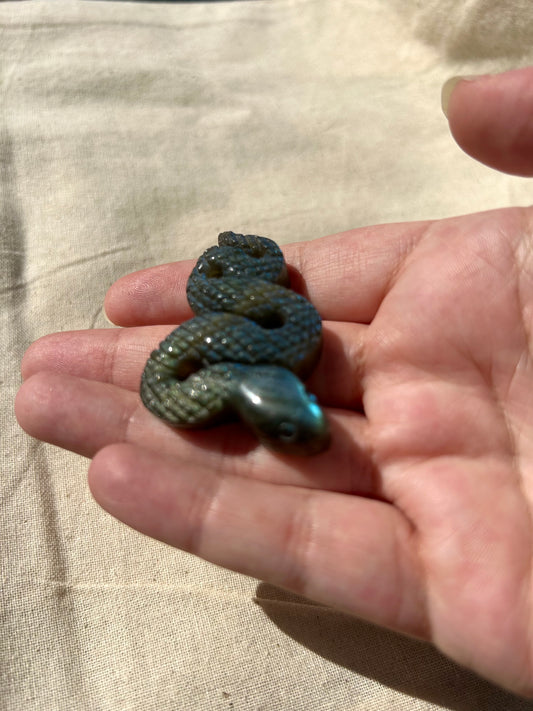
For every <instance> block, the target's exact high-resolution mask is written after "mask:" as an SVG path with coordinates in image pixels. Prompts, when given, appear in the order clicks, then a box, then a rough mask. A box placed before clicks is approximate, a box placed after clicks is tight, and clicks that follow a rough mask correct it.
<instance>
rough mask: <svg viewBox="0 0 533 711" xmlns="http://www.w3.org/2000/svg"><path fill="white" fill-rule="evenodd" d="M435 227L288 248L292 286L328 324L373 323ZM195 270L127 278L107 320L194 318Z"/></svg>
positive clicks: (392, 229)
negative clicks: (190, 289) (191, 289)
mask: <svg viewBox="0 0 533 711" xmlns="http://www.w3.org/2000/svg"><path fill="white" fill-rule="evenodd" d="M429 224H431V223H430V222H412V223H402V224H389V225H378V226H375V227H362V228H359V229H355V230H349V231H347V232H341V233H339V234H335V235H331V236H328V237H322V238H319V239H316V240H312V241H309V242H297V243H293V244H290V245H287V246H284V247H283V253H284V255H285V259H286V261H287V264H288V265H289V267H290V272H291V283H292V287H293V288H294V289H295V290H296V291H299V292H300V293H303V294H304V295H305V296H306V297H307V298H308V299H310V301H311V302H312V303H313V304H314V305H315V307H316V308H317V309H318V311H319V312H320V315H321V316H322V318H323V319H327V320H332V321H356V322H359V323H370V321H371V320H372V319H373V317H374V315H375V313H376V311H377V309H378V307H379V304H380V303H381V300H382V299H383V296H384V294H385V293H386V291H387V288H388V286H389V284H390V282H391V280H392V278H393V275H394V274H395V273H396V270H397V269H398V266H399V264H401V262H402V261H403V259H404V258H405V256H406V254H408V253H409V252H410V251H411V249H412V248H413V246H414V245H415V244H416V243H418V241H419V240H420V239H421V237H422V236H423V234H424V232H425V231H426V229H427V228H428V226H429ZM198 256H200V255H198ZM193 266H194V261H193V260H187V261H185V262H173V263H170V264H163V265H160V266H157V267H151V268H148V269H143V270H141V271H138V272H134V273H133V274H128V275H127V276H124V277H122V278H121V279H119V280H118V281H117V282H115V283H114V284H113V286H111V288H110V289H109V291H108V292H107V295H106V298H105V310H106V314H107V316H108V317H109V319H110V320H111V321H112V322H113V323H115V324H117V325H119V326H141V325H155V324H164V323H165V324H175V323H177V322H180V321H183V320H184V319H186V318H190V317H191V315H192V312H191V310H190V308H189V305H188V303H187V298H186V295H185V286H186V284H187V279H188V277H189V274H190V272H191V270H192V268H193Z"/></svg>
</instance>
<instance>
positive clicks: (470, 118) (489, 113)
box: [443, 67, 533, 176]
mask: <svg viewBox="0 0 533 711" xmlns="http://www.w3.org/2000/svg"><path fill="white" fill-rule="evenodd" d="M443 108H444V110H445V113H446V114H447V117H448V121H449V123H450V130H451V132H452V135H453V137H454V138H455V140H456V141H457V143H458V144H459V146H460V147H461V148H462V149H463V150H464V151H465V152H466V153H468V154H469V155H470V156H472V157H473V158H475V159H476V160H478V161H480V162H481V163H484V164H486V165H488V166H490V167H491V168H496V169H497V170H500V171H502V172H504V173H511V174H513V175H520V176H533V125H532V123H531V115H532V113H533V67H526V68H524V69H515V70H513V71H509V72H504V73H502V74H495V75H484V76H479V77H468V78H462V77H454V78H453V79H451V80H449V81H448V82H447V83H446V84H445V85H444V87H443Z"/></svg>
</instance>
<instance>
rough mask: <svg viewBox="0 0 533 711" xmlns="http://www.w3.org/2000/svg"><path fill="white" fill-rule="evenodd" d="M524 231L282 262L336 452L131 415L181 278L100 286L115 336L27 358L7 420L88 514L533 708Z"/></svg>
mask: <svg viewBox="0 0 533 711" xmlns="http://www.w3.org/2000/svg"><path fill="white" fill-rule="evenodd" d="M480 81H482V80H480ZM489 81H493V79H492V78H489ZM474 86H475V83H471V82H469V83H466V82H465V83H460V84H459V85H458V86H457V87H456V89H455V91H454V93H453V95H452V98H451V101H450V105H449V106H450V113H449V115H450V120H452V119H451V117H453V116H454V114H455V115H458V114H457V112H459V109H460V104H461V102H463V104H464V105H467V104H468V102H469V101H470V100H471V97H472V96H474V101H477V95H476V92H475V91H474V93H473V94H470V93H469V92H472V87H474ZM456 92H459V94H458V95H456ZM458 102H459V103H458ZM465 147H468V142H467V146H465ZM530 155H531V158H530V161H531V167H532V168H533V152H532V153H531V154H530ZM532 225H533V212H532V211H531V210H527V209H513V210H500V211H495V212H489V213H483V214H478V215H472V216H468V217H462V218H455V219H450V220H443V221H439V222H425V223H411V224H404V225H389V226H382V227H374V228H368V229H360V230H354V231H352V232H347V233H344V234H340V235H336V236H333V237H329V238H325V239H320V240H315V241H313V242H312V243H307V244H297V245H293V246H292V247H289V248H287V249H286V250H285V253H286V257H287V261H288V263H289V264H291V265H293V266H294V267H295V268H296V269H297V270H298V271H299V272H300V274H301V275H302V277H303V282H302V283H305V287H306V291H307V295H308V296H309V298H310V299H311V300H312V301H313V303H314V304H315V305H316V306H317V308H318V309H319V311H320V312H321V314H322V316H323V318H324V331H325V334H324V335H325V345H324V352H323V356H322V359H321V362H320V365H319V367H318V369H317V371H316V372H315V374H314V375H313V377H312V379H311V382H310V384H309V386H310V389H312V390H314V392H315V393H316V394H317V395H318V397H319V399H320V401H321V402H322V403H323V404H324V405H325V406H327V407H328V414H329V417H330V421H331V426H332V437H333V443H332V447H331V449H330V450H329V451H328V452H326V453H324V454H322V455H319V456H317V457H312V458H306V459H296V458H289V457H281V456H279V455H274V454H272V453H269V452H268V451H266V450H264V449H263V448H261V447H258V446H256V445H255V443H254V441H253V440H252V439H251V437H250V436H249V435H248V434H247V433H246V432H245V430H244V429H243V428H241V427H240V426H239V425H228V426H224V427H222V428H218V429H214V430H209V431H197V432H187V433H182V432H177V431H175V430H172V429H170V428H169V427H167V426H166V425H165V424H164V423H163V422H161V421H159V420H157V419H156V418H155V417H153V416H152V415H151V414H150V413H149V412H148V411H147V410H145V409H144V407H143V406H142V405H141V404H140V400H139V397H138V394H137V389H138V383H139V377H140V374H141V371H142V368H143V366H144V362H145V360H146V357H147V356H148V353H149V352H150V350H151V349H152V348H153V347H154V345H156V344H157V343H158V342H159V340H160V339H161V338H162V337H163V336H164V335H166V334H167V333H168V332H169V331H170V328H171V327H170V324H174V323H176V322H179V321H180V320H182V319H184V318H187V317H189V316H190V312H189V310H188V306H187V304H186V301H185V295H184V291H185V289H184V286H185V280H186V278H187V275H188V273H189V272H190V269H191V266H192V264H191V263H186V264H183V263H182V264H170V265H164V266H160V267H156V268H154V269H148V270H145V271H142V272H138V273H137V274H133V275H130V276H128V277H125V278H123V279H121V280H120V281H118V282H117V283H116V284H115V285H114V286H113V287H112V288H111V290H110V291H109V293H108V295H107V299H106V308H107V313H108V315H109V316H110V318H111V319H112V320H113V321H114V322H115V323H117V324H120V325H122V326H127V327H128V328H123V329H116V330H111V329H109V330H100V331H87V332H72V333H61V334H55V335H52V336H47V337H45V338H44V339H41V340H40V341H38V342H36V343H35V344H34V345H33V346H31V347H30V349H29V350H28V352H27V353H26V356H25V358H24V361H23V365H22V372H23V377H24V379H25V382H24V384H23V386H22V387H21V390H20V392H19V395H18V398H17V416H18V418H19V421H20V423H21V425H22V426H23V427H24V428H25V429H26V430H27V431H28V432H29V433H30V434H32V435H33V436H35V437H38V438H40V439H43V440H46V441H48V442H52V443H54V444H57V445H59V446H62V447H65V448H68V449H71V450H73V451H76V452H79V453H81V454H83V455H85V456H87V457H93V461H92V463H91V466H90V470H89V483H90V486H91V490H92V492H93V495H94V496H95V498H96V500H97V501H98V502H99V503H100V504H101V505H102V506H103V507H104V508H105V509H106V510H107V511H109V512H110V513H111V514H112V515H114V516H116V517H117V518H119V519H121V520H122V521H124V522H125V523H127V524H129V525H130V526H133V527H134V528H136V529H137V530H139V531H141V532H143V533H145V534H147V535H150V536H153V537H155V538H158V539H160V540H162V541H165V542H166V543H169V544H170V545H173V546H176V547H179V548H182V549H184V550H187V551H190V552H192V553H194V554H196V555H199V556H201V557H203V558H205V559H207V560H210V561H213V562H214V563H217V564H218V565H222V566H226V567H228V568H232V569H235V570H238V571H240V572H242V573H246V574H249V575H252V576H255V577H258V578H262V579H264V580H266V581H268V582H270V583H273V584H277V585H280V586H284V587H286V588H289V589H291V590H293V591H295V592H298V593H300V594H303V595H306V596H308V597H310V598H313V599H315V600H318V601H321V602H323V603H327V604H329V605H333V606H335V607H338V608H341V609H343V610H346V611H348V612H350V613H352V614H354V615H358V616H360V617H362V618H365V619H367V620H371V621H373V622H375V623H377V624H380V625H384V626H387V627H390V628H393V629H396V630H400V631H402V632H405V633H407V634H411V635H416V636H418V637H421V638H423V639H427V640H431V641H432V642H433V643H434V644H435V645H436V646H437V647H438V648H439V649H441V650H442V651H443V652H444V653H446V654H448V655H449V656H450V657H452V658H453V659H455V660H456V661H457V662H459V663H461V664H464V665H466V666H468V667H470V668H472V669H474V670H476V671H477V672H478V673H480V674H483V675H485V676H486V677H488V678H489V679H492V680H493V681H495V682H497V683H499V684H501V685H503V686H506V687H508V688H509V689H512V690H514V691H516V692H518V693H523V694H533V662H532V656H533V631H532V624H531V620H532V618H533V600H532V584H531V566H532V526H531V520H532V516H533V510H532V497H533V445H532V444H531V443H532V441H533V365H532V357H531V347H532V344H531V316H532V312H533V234H532V232H533V230H532ZM162 323H163V324H167V325H164V326H161V325H155V324H162Z"/></svg>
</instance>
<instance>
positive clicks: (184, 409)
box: [141, 232, 322, 427]
mask: <svg viewBox="0 0 533 711" xmlns="http://www.w3.org/2000/svg"><path fill="white" fill-rule="evenodd" d="M288 283H289V280H288V274H287V268H286V264H285V261H284V259H283V255H282V253H281V250H280V249H279V247H278V246H277V245H276V243H275V242H273V241H272V240H270V239H267V238H265V237H257V236H255V235H239V234H235V233H233V232H223V233H222V234H220V235H219V238H218V246H214V247H210V248H209V249H207V250H206V251H205V252H204V254H202V256H201V257H200V258H199V260H198V262H197V263H196V266H195V267H194V269H193V271H192V273H191V275H190V277H189V281H188V283H187V298H188V301H189V304H190V306H191V308H192V310H193V312H194V313H195V314H196V316H195V317H194V318H192V319H190V320H189V321H185V322H184V323H183V324H182V325H181V326H179V327H178V328H176V329H175V330H174V331H172V333H171V334H170V335H169V336H167V338H165V340H164V341H162V343H161V344H160V346H159V348H158V349H157V350H155V351H153V352H152V354H151V356H150V358H149V359H148V362H147V364H146V367H145V370H144V373H143V376H142V380H141V398H142V400H143V402H144V404H145V405H146V407H147V408H148V409H149V410H151V411H152V412H153V413H154V414H156V415H157V416H159V417H161V418H163V419H165V420H167V421H168V422H170V423H171V424H173V425H175V426H178V427H201V426H205V425H209V424H213V423H215V422H218V421H220V420H221V419H225V418H226V417H227V415H228V414H231V412H232V411H233V410H234V409H235V407H234V400H235V397H236V392H237V390H238V384H239V381H240V378H241V375H242V372H243V369H244V368H247V367H249V366H254V365H262V364H269V365H276V366H282V367H283V368H286V369H288V370H290V371H292V372H293V373H295V374H296V375H298V376H299V377H300V378H305V377H307V376H308V375H309V374H310V372H311V370H312V368H313V367H314V365H315V363H316V361H317V359H318V356H319V352H320V346H321V332H322V327H321V320H320V316H319V315H318V313H317V311H316V309H315V308H314V307H313V305H312V304H311V303H310V302H309V301H307V300H306V299H305V298H303V297H302V296H300V295H298V294H296V293H295V292H293V291H291V290H290V289H289V288H287V287H288Z"/></svg>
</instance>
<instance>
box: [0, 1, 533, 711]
mask: <svg viewBox="0 0 533 711" xmlns="http://www.w3.org/2000/svg"><path fill="white" fill-rule="evenodd" d="M531 63H533V3H531V2H530V0H522V1H521V2H519V1H518V0H500V1H499V2H498V1H497V0H469V1H468V2H465V0H424V2H420V1H419V0H366V1H365V2H363V1H361V2H350V1H349V0H328V1H324V2H319V1H317V0H252V1H248V2H184V3H169V4H151V3H105V2H75V3H70V2H55V3H54V2H49V3H42V2H5V3H2V4H0V71H1V76H0V78H1V96H0V185H1V192H0V206H1V207H0V210H1V221H0V237H1V247H0V259H1V272H0V273H1V279H2V284H1V290H0V294H1V300H2V302H1V303H2V308H1V312H0V318H1V336H2V344H3V350H4V358H3V359H2V361H3V362H2V364H1V373H0V375H1V379H2V387H3V389H2V392H3V397H2V400H1V403H0V408H1V409H0V423H1V432H2V480H1V484H2V527H1V530H2V533H1V535H2V539H1V543H2V575H3V580H2V630H1V642H0V643H1V664H2V680H1V686H0V707H1V708H5V709H9V710H18V709H22V710H24V711H28V710H29V711H33V710H34V709H35V710H37V709H38V710H39V711H43V710H45V711H46V710H48V709H50V710H52V711H56V710H57V711H63V710H65V711H67V710H68V711H78V710H81V709H83V710H85V709H87V710H89V711H93V710H95V709H96V710H104V711H107V710H112V711H115V710H120V711H126V710H134V709H135V710H137V709H142V711H149V710H150V709H154V710H155V709H157V711H176V710H181V709H186V710H189V709H194V710H196V709H198V710H204V709H215V710H221V711H222V710H230V709H235V711H237V709H238V710H240V711H252V710H253V711H260V710H261V711H300V710H301V711H304V710H305V711H309V710H314V709H319V710H320V711H324V710H328V709H331V710H335V711H338V710H339V709H349V710H350V711H374V710H375V711H386V710H387V709H391V710H392V709H394V710H395V711H402V710H404V709H405V710H409V711H430V710H431V711H433V710H434V709H451V710H454V711H478V710H485V709H486V710H487V711H489V710H490V711H495V710H502V709H504V710H505V711H518V710H519V709H533V705H532V704H530V703H529V702H526V701H523V700H520V699H518V698H515V697H512V696H511V695H508V694H506V693H504V692H502V691H500V690H498V689H496V688H495V687H493V686H491V685H490V684H488V683H487V682H485V681H482V680H480V679H478V678H477V677H476V676H475V675H473V674H470V673H469V672H466V671H464V670H462V669H460V668H458V667H457V666H455V665H454V664H452V663H451V662H449V661H448V660H446V659H444V658H443V657H441V656H440V655H439V654H438V653H436V652H435V651H434V650H433V649H432V648H431V647H430V646H428V645H424V644H420V643H418V642H414V641H411V640H408V639H405V638H403V637H401V636H398V635H395V634H391V633H389V632H386V631H381V630H378V629H375V628H374V627H371V626H369V625H367V624H364V623H362V622H359V621H357V620H354V619H350V618H348V617H347V616H344V615H342V614H339V613H336V612H334V611H331V610H328V609H327V608H324V607H321V606H318V605H314V604H311V603H309V602H308V601H306V600H303V599H300V598H297V597H293V596H291V595H288V594H286V593H283V592H281V591H279V590H277V589H275V588H272V587H271V586H269V585H266V584H264V583H260V582H258V581H256V580H252V579H249V578H246V577H244V576H239V575H236V574H233V573H229V572H227V571H224V570H221V569H218V568H216V567H214V566H212V565H209V564H207V563H204V562H202V561H200V560H197V559H195V558H194V557H192V556H189V555H186V554H183V553H181V552H179V551H175V550H172V549H170V548H168V547H166V546H164V545H162V544H160V543H157V542H154V541H151V540H149V539H147V538H145V537H143V536H141V535H139V534H137V533H136V532H134V531H132V530H129V529H127V528H126V527H125V526H123V525H121V524H120V523H118V522H116V521H115V520H113V519H112V518H110V517H109V516H108V515H106V514H105V513H104V512H102V511H101V510H100V509H99V508H98V506H97V505H96V504H95V503H94V502H93V501H92V499H91V497H90V495H89V492H88V489H87V485H86V478H85V471H86V468H87V462H86V461H85V460H83V459H82V458H80V457H77V456H74V455H71V454H69V453H66V452H63V451H59V450H58V449H56V448H54V447H51V446H47V445H44V444H42V443H39V442H36V441H33V440H32V439H31V438H29V437H28V436H26V435H25V434H24V433H23V432H22V431H21V430H20V429H19V427H18V426H17V424H16V422H15V420H14V417H13V398H14V395H15V392H16V389H17V386H18V384H19V374H18V368H19V363H20V359H21V356H22V354H23V352H24V350H25V348H26V347H27V346H28V345H29V344H30V343H31V342H32V341H33V340H35V339H36V338H38V337H39V336H41V335H43V334H46V333H48V332H52V331H58V330H62V329H73V328H74V329H75V328H91V327H94V326H98V327H102V326H105V325H106V322H105V319H104V316H103V312H102V300H103V297H104V294H105V291H106V289H107V288H108V286H109V285H110V284H111V283H112V282H113V281H114V280H115V279H116V278H117V277H119V276H121V275H122V274H125V273H127V272H129V271H132V270H135V269H139V268H142V267H146V266H148V265H151V264H157V263H160V262H164V261H170V260H174V259H179V258H182V257H194V256H197V255H198V254H199V253H200V252H201V251H202V249H203V248H204V247H206V246H207V245H209V244H211V243H213V241H214V239H215V238H216V235H217V234H218V232H219V231H221V230H225V229H234V230H237V231H251V232H256V233H259V234H265V235H268V236H271V237H272V238H274V239H276V240H279V241H280V242H282V243H285V242H289V241H292V240H303V239H311V238H313V237H318V236H321V235H324V234H327V233H332V232H337V231H341V230H345V229H348V228H351V227H356V226H358V225H364V224H370V223H377V222H389V221H396V220H413V219H422V218H433V217H444V216H449V215H453V214H458V213H466V212H473V211H477V210H481V209H485V208H493V207H499V206H506V205H513V204H524V203H529V202H530V201H531V183H530V182H529V181H526V180H522V179H518V178H512V177H508V176H504V175H500V174H497V173H496V172H494V171H491V170H489V169H488V168H485V167H483V166H481V165H477V164H476V163H475V162H474V161H473V160H471V159H470V158H468V157H467V156H465V155H464V154H463V153H462V152H461V151H460V150H459V149H458V148H457V146H456V145H455V143H454V142H453V140H452V139H451V137H450V135H449V130H448V126H447V123H446V120H445V118H444V116H443V114H442V113H441V110H440V87H441V84H442V83H443V81H444V80H446V79H447V78H448V77H449V76H451V75H454V74H473V73H480V72H487V71H497V70H502V69H505V68H510V67H513V66H518V65H525V64H531ZM509 653H510V654H512V650H509Z"/></svg>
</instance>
